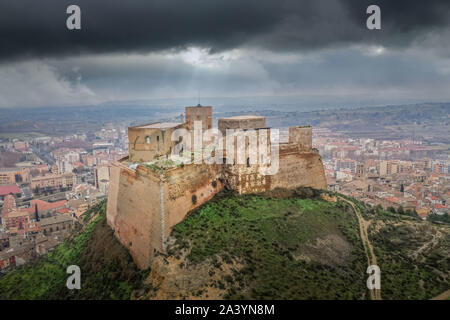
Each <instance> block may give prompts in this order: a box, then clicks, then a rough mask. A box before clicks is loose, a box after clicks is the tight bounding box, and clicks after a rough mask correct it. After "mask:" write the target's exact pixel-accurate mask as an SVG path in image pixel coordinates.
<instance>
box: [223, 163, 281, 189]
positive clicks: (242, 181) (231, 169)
mask: <svg viewBox="0 0 450 320" xmlns="http://www.w3.org/2000/svg"><path fill="white" fill-rule="evenodd" d="M258 168H259V165H250V166H249V167H247V165H242V164H238V165H224V178H225V181H226V185H227V187H228V188H229V189H231V190H235V191H236V192H238V193H240V194H249V193H259V192H264V191H267V190H270V188H271V180H272V177H271V176H268V175H267V176H263V175H261V174H260V173H259V170H258Z"/></svg>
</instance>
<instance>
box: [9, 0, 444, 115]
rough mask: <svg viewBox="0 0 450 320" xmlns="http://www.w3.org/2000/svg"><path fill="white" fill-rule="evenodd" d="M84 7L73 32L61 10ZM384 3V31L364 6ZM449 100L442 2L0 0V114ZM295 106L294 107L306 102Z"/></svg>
mask: <svg viewBox="0 0 450 320" xmlns="http://www.w3.org/2000/svg"><path fill="white" fill-rule="evenodd" d="M70 4H77V5H79V6H80V8H81V27H82V29H81V30H77V31H69V30H68V29H67V28H66V18H67V16H68V15H67V14H66V8H67V7H68V6H69V5H70ZM370 4H377V5H378V6H379V7H380V8H381V27H382V29H381V30H368V29H367V28H366V19H367V17H368V15H367V14H366V8H367V7H368V6H369V5H370ZM199 92H200V95H201V96H202V97H203V98H202V100H203V101H205V100H206V102H207V97H246V96H278V97H283V96H288V97H296V99H298V100H299V103H301V102H302V99H304V101H313V102H314V103H316V104H321V103H323V104H330V103H336V105H338V104H342V103H343V101H345V102H346V103H347V102H348V103H352V102H353V103H358V102H360V101H362V102H366V101H370V102H371V103H372V104H382V103H390V102H392V103H394V102H395V103H397V102H402V101H404V102H414V101H418V102H419V101H450V1H448V0H440V1H438V0H434V1H433V0H431V1H406V0H395V1H392V0H371V1H366V0H357V1H352V0H328V1H325V0H314V1H312V0H239V1H237V0H156V1H155V0H126V1H124V0H95V1H93V0H70V1H66V0H55V1H50V0H39V1H36V0H2V1H1V2H0V107H34V106H66V105H90V104H96V103H103V102H106V101H122V100H139V99H153V98H184V97H186V98H188V97H196V96H197V95H198V94H199ZM304 101H303V102H304Z"/></svg>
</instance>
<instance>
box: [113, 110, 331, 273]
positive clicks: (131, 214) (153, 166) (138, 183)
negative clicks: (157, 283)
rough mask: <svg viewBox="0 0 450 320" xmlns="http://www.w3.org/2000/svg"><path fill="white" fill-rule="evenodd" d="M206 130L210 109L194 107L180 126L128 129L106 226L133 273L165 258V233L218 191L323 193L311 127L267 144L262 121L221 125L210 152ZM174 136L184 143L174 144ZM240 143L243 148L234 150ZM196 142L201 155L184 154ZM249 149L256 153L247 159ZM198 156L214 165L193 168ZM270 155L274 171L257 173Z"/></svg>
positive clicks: (164, 124) (295, 129)
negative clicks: (129, 260) (124, 252)
mask: <svg viewBox="0 0 450 320" xmlns="http://www.w3.org/2000/svg"><path fill="white" fill-rule="evenodd" d="M211 129H213V125H212V107H206V106H200V105H198V106H194V107H186V111H185V121H183V116H181V117H180V122H154V123H150V124H145V125H139V126H133V127H129V128H128V140H129V156H128V157H125V158H123V159H120V160H119V161H116V162H114V163H113V164H112V167H111V177H110V187H109V196H108V206H107V222H108V224H109V226H110V227H111V228H112V229H113V230H114V234H115V236H116V237H117V238H118V239H119V240H120V241H121V243H122V244H123V245H124V246H125V247H127V248H128V250H129V251H130V253H131V255H132V257H133V259H134V261H135V262H136V264H137V265H138V267H139V268H142V269H145V268H147V267H148V266H149V265H150V263H151V260H152V258H153V255H154V253H155V252H156V251H160V252H164V251H165V248H166V242H167V240H166V239H167V237H168V236H169V234H170V232H171V230H172V228H173V227H174V226H175V225H176V224H178V223H179V222H181V221H182V220H183V219H184V218H185V217H186V215H187V214H188V212H190V211H191V210H193V209H195V208H196V207H198V206H200V205H201V204H203V203H205V202H207V201H208V200H210V199H211V198H212V197H213V196H214V195H215V194H217V193H218V192H219V191H221V190H223V189H224V188H227V189H230V190H234V191H236V192H238V193H240V194H248V193H259V192H264V191H268V190H272V189H275V188H278V187H280V188H288V189H292V188H296V187H301V186H304V187H312V188H316V189H326V187H327V183H326V179H325V173H324V169H323V165H322V158H321V156H320V155H319V153H318V152H316V151H315V150H314V149H313V148H312V127H311V126H297V127H290V128H289V135H288V139H287V141H281V140H282V139H278V140H275V141H274V140H273V139H271V135H270V133H271V130H273V129H270V128H268V127H267V126H266V118H265V117H262V116H253V115H246V116H236V117H230V118H220V119H218V130H216V131H218V133H220V134H219V135H218V136H219V138H218V139H220V141H219V144H218V146H219V147H214V148H213V149H211V147H209V146H210V144H209V142H211V140H208V139H207V138H205V137H208V135H207V133H208V132H209V131H211ZM208 130H209V131H208ZM178 132H182V133H184V134H185V136H184V137H183V138H180V139H178V138H177V139H173V137H174V136H176V137H178V135H177V134H178ZM187 133H193V136H194V138H193V139H192V138H189V137H188V138H186V134H187ZM266 133H269V135H268V137H266ZM240 136H242V137H243V138H242V139H243V140H242V141H244V143H243V149H239V147H238V146H236V145H235V144H233V143H234V142H235V141H236V140H237V141H239V139H240ZM198 137H200V148H198V145H199V144H198V143H197V149H195V148H194V149H190V150H189V151H187V149H185V147H186V146H190V145H191V144H194V145H195V142H196V141H194V140H196V139H197V140H198ZM202 137H203V140H202ZM173 140H175V141H173ZM180 141H182V142H183V144H181V143H180ZM216 142H217V141H216ZM230 143H231V148H230ZM252 143H254V146H255V147H256V149H257V150H259V151H261V152H259V153H256V154H254V153H255V152H253V151H252V150H253V149H251V145H252ZM275 144H276V147H277V148H276V150H275V149H274V145H275ZM180 145H181V147H180ZM238 145H239V143H238ZM225 146H226V147H228V148H225ZM205 150H206V151H205ZM274 150H275V151H276V152H275V151H274ZM262 151H264V152H262ZM205 152H206V153H207V154H208V155H209V156H210V157H213V158H214V157H215V159H216V160H220V161H209V162H208V163H206V161H195V160H205V159H206V158H207V157H206V156H205ZM174 153H176V154H178V153H180V154H184V156H185V158H186V155H187V157H189V158H191V159H189V160H193V161H188V162H180V161H174V160H171V159H170V158H169V155H172V154H174ZM274 155H276V160H277V166H276V170H275V171H274V172H273V173H269V174H264V173H262V172H263V171H262V170H261V169H263V167H268V165H267V164H266V163H267V161H266V160H267V158H271V159H272V160H273V159H275V157H274ZM222 159H223V160H222Z"/></svg>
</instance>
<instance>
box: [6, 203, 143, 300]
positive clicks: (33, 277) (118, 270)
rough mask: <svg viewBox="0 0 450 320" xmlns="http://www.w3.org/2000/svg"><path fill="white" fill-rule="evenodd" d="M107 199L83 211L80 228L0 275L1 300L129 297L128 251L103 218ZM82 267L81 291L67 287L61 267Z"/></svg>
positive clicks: (134, 273) (133, 279) (133, 272)
mask: <svg viewBox="0 0 450 320" xmlns="http://www.w3.org/2000/svg"><path fill="white" fill-rule="evenodd" d="M105 210H106V201H103V202H101V203H99V204H97V205H96V206H94V207H93V208H91V209H90V210H89V211H88V212H87V213H85V215H84V220H85V221H86V223H85V225H84V226H83V229H82V230H81V231H79V232H76V233H75V234H74V235H73V236H72V237H71V238H69V239H67V240H66V241H65V242H64V243H62V244H61V245H59V246H58V247H56V248H55V249H54V250H53V251H51V252H50V253H49V254H47V255H46V256H44V257H41V258H40V259H38V260H36V261H34V262H31V263H28V264H26V265H24V266H21V267H19V268H17V269H15V270H13V271H11V272H9V273H7V274H6V275H5V276H3V277H2V278H1V279H0V299H129V298H130V295H131V292H132V289H133V288H135V287H136V286H139V285H140V281H141V280H142V278H143V276H142V275H143V274H142V273H141V272H139V271H138V270H137V268H136V266H135V264H134V263H133V261H132V260H131V257H130V255H129V254H128V252H127V251H126V250H125V249H124V248H123V247H122V245H121V244H120V243H119V242H118V241H117V240H116V239H115V237H114V236H113V232H112V230H111V229H110V228H109V226H107V224H106V219H105ZM70 265H78V266H79V267H80V269H81V290H69V289H67V288H66V280H67V278H68V277H69V275H68V274H66V269H67V267H68V266H70Z"/></svg>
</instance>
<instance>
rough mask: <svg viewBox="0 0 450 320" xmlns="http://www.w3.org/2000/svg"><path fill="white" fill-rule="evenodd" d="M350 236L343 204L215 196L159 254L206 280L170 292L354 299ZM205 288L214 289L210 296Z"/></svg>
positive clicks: (352, 221) (359, 256) (353, 235)
mask: <svg viewBox="0 0 450 320" xmlns="http://www.w3.org/2000/svg"><path fill="white" fill-rule="evenodd" d="M358 233H359V231H358V222H357V219H356V216H355V214H354V213H353V212H352V210H351V208H350V206H349V205H347V204H345V203H337V202H327V201H324V200H321V199H320V198H318V197H315V198H314V199H311V198H304V195H302V194H299V193H295V192H293V193H292V194H291V193H290V194H288V196H286V194H277V193H276V192H274V193H271V194H266V195H261V196H256V195H249V196H237V195H221V196H217V197H216V198H215V199H214V200H213V201H211V202H209V203H207V204H206V205H204V206H202V207H201V208H199V209H198V210H196V211H194V212H193V213H192V214H191V215H190V216H189V217H188V218H187V219H186V220H185V221H183V222H182V223H180V224H179V225H177V226H176V227H175V229H174V230H173V233H172V239H171V240H172V242H173V244H172V245H170V246H169V248H168V255H167V256H166V257H164V259H165V260H166V262H167V263H168V264H169V265H170V264H173V263H178V268H177V269H178V270H179V271H180V272H182V271H181V269H187V270H192V272H187V273H188V274H189V273H190V274H196V272H195V271H194V270H199V269H202V270H204V271H203V275H200V277H202V278H204V279H210V281H206V282H204V283H197V287H196V285H193V286H192V287H191V288H188V290H186V292H184V293H183V291H178V292H180V294H181V296H177V297H183V294H184V297H188V298H192V297H202V298H216V297H220V298H232V299H235V298H240V299H242V298H245V299H269V298H273V299H362V298H364V296H365V294H366V288H365V268H366V267H367V266H366V264H365V256H364V250H363V247H362V243H361V241H360V238H359V234H358ZM175 261H176V262H175ZM179 261H182V262H181V263H179ZM218 275H223V276H218ZM188 277H189V275H188ZM192 282H193V283H196V281H195V280H193V281H192ZM154 285H155V286H158V284H156V283H155V284H154ZM163 285H165V286H167V285H168V286H169V287H170V286H171V284H167V283H165V284H163ZM173 285H174V286H175V287H176V286H178V284H176V283H173ZM211 287H212V288H213V289H214V288H219V289H221V291H222V292H221V293H220V294H219V295H218V296H217V295H215V294H214V293H212V296H211V295H210V294H209V293H208V291H211V290H209V289H210V288H211ZM165 290H166V291H167V288H166V289H165ZM168 290H169V291H170V288H169V289H168ZM212 291H217V290H212ZM154 294H155V296H156V297H158V298H159V296H158V292H157V290H155V293H154ZM163 297H164V296H161V297H160V298H163ZM165 297H169V298H171V297H172V296H170V295H166V296H165Z"/></svg>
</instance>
